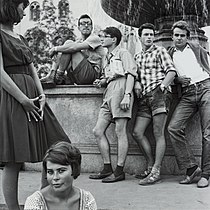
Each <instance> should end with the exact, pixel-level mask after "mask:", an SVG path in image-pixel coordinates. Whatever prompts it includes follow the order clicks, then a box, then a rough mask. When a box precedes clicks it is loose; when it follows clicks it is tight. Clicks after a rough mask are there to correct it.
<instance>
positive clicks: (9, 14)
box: [0, 0, 29, 24]
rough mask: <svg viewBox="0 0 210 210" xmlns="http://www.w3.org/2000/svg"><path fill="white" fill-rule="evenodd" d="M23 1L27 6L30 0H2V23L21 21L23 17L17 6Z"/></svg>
mask: <svg viewBox="0 0 210 210" xmlns="http://www.w3.org/2000/svg"><path fill="white" fill-rule="evenodd" d="M21 3H23V5H24V7H25V8H26V7H27V6H28V5H29V1H28V0H0V23H2V24H8V23H12V24H14V23H16V24H17V23H19V22H20V20H21V19H20V16H19V13H18V10H17V7H18V5H19V4H21Z"/></svg>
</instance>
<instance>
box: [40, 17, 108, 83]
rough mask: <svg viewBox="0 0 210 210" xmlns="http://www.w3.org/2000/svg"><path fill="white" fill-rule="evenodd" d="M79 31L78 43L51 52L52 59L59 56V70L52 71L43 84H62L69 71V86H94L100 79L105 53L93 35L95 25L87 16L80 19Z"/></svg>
mask: <svg viewBox="0 0 210 210" xmlns="http://www.w3.org/2000/svg"><path fill="white" fill-rule="evenodd" d="M78 29H79V31H80V32H81V39H79V40H77V41H76V42H73V41H72V40H68V41H66V42H65V43H64V44H63V45H62V46H56V47H53V48H52V49H51V50H50V52H49V53H50V56H51V57H53V56H54V55H55V54H58V57H59V65H58V70H57V69H52V71H51V74H49V75H48V76H47V78H44V79H41V82H42V83H45V84H46V83H54V82H55V83H56V84H61V83H62V80H63V78H64V74H65V71H67V77H68V80H69V81H68V84H77V85H88V84H93V82H94V81H95V79H97V78H99V77H100V73H101V65H102V58H103V56H105V51H104V49H103V47H102V46H101V40H100V38H99V37H98V36H97V35H92V34H91V32H92V30H93V23H92V19H91V18H90V17H89V16H88V15H87V14H84V15H82V16H81V17H80V18H79V20H78ZM55 68H57V67H56V65H55Z"/></svg>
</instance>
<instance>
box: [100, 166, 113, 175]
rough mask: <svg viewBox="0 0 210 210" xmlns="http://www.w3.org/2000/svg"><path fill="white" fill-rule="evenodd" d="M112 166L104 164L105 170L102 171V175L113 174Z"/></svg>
mask: <svg viewBox="0 0 210 210" xmlns="http://www.w3.org/2000/svg"><path fill="white" fill-rule="evenodd" d="M112 171H113V170H112V165H111V163H105V164H104V168H103V170H102V171H101V174H106V173H109V172H112Z"/></svg>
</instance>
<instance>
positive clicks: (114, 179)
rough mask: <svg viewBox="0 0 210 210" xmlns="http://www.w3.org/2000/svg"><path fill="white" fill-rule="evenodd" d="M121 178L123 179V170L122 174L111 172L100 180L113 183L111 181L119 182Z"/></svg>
mask: <svg viewBox="0 0 210 210" xmlns="http://www.w3.org/2000/svg"><path fill="white" fill-rule="evenodd" d="M122 180H125V173H124V172H123V173H122V174H120V175H119V176H115V175H114V174H113V173H112V174H111V175H110V176H108V177H106V178H104V179H102V182H103V183H113V182H119V181H122Z"/></svg>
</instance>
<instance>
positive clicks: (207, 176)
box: [201, 174, 209, 180]
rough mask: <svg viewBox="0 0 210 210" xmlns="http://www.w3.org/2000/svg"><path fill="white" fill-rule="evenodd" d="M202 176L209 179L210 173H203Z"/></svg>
mask: <svg viewBox="0 0 210 210" xmlns="http://www.w3.org/2000/svg"><path fill="white" fill-rule="evenodd" d="M201 177H203V178H205V179H207V180H209V175H208V174H201Z"/></svg>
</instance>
